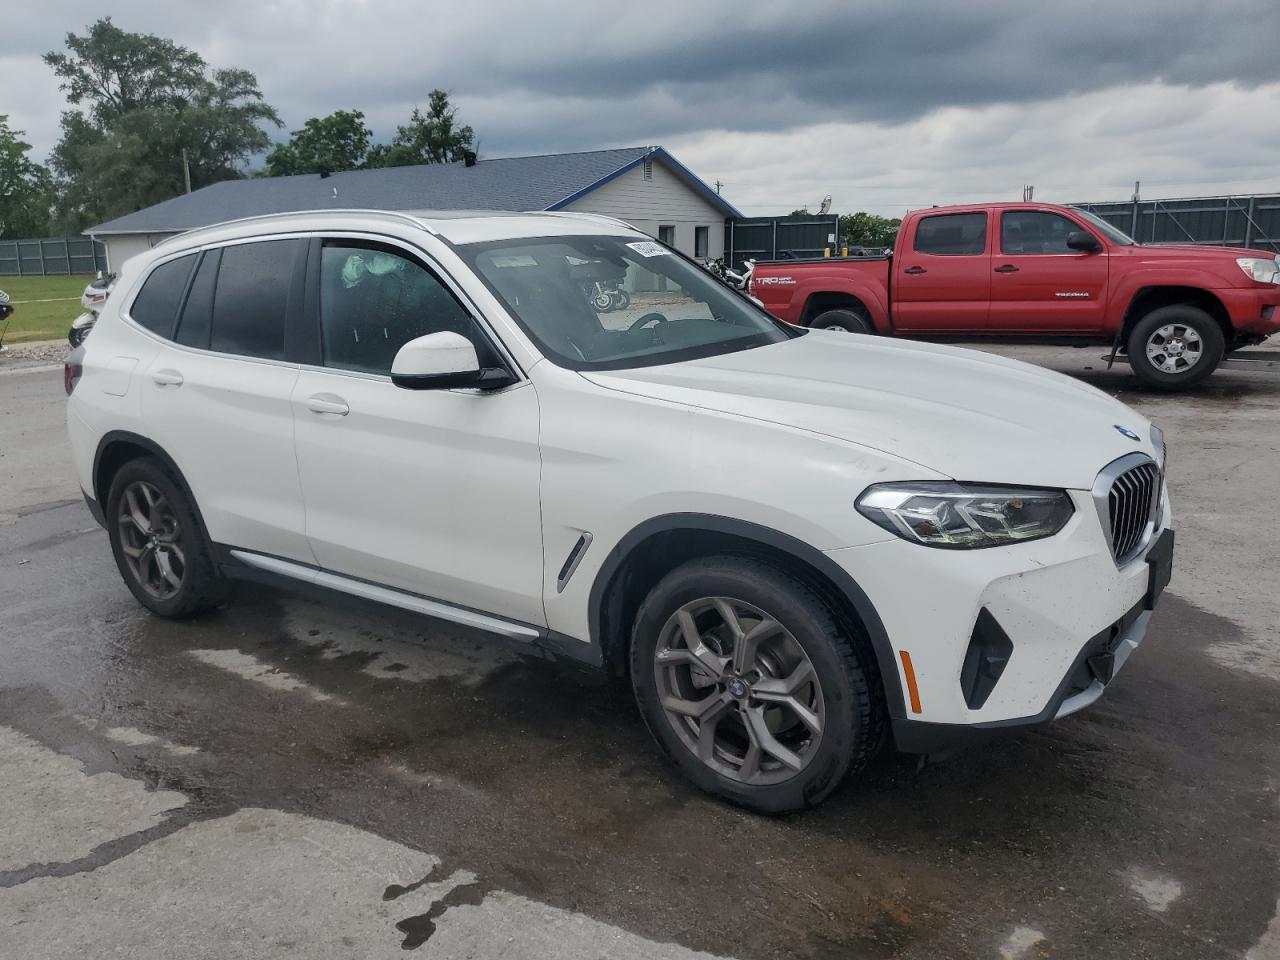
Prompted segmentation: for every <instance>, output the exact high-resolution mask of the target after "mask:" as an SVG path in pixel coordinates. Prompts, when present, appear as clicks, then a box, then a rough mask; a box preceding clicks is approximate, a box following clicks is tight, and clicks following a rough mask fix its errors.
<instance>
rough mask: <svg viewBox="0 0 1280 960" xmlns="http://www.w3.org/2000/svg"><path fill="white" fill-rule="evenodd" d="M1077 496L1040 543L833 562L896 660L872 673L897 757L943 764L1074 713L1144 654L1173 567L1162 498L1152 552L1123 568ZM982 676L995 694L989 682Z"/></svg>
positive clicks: (853, 553) (909, 549)
mask: <svg viewBox="0 0 1280 960" xmlns="http://www.w3.org/2000/svg"><path fill="white" fill-rule="evenodd" d="M1072 496H1073V498H1075V501H1076V507H1077V510H1076V515H1075V516H1074V517H1073V518H1072V520H1071V521H1070V522H1069V523H1068V525H1067V527H1065V528H1064V529H1063V531H1062V532H1061V533H1060V534H1058V535H1057V536H1055V537H1050V538H1047V539H1045V540H1042V541H1035V542H1033V543H1027V544H1021V545H1016V546H1012V547H1009V548H999V549H992V550H975V551H943V550H930V549H927V548H923V547H920V546H918V545H915V544H910V543H907V542H905V541H901V540H896V541H890V542H881V543H878V544H873V545H867V546H866V547H860V548H848V549H845V550H835V551H830V552H829V553H828V556H829V557H831V558H832V559H834V560H836V561H837V563H839V564H840V565H841V566H842V567H843V568H844V569H845V570H846V571H847V572H848V573H849V575H850V576H851V577H852V578H853V579H854V580H855V581H856V582H858V584H859V585H860V586H861V587H862V588H863V589H864V590H865V592H866V594H867V598H868V599H869V600H870V602H871V604H872V605H873V606H874V607H875V609H876V611H877V613H878V614H879V616H880V619H881V620H882V621H883V627H884V631H883V632H884V637H885V642H886V643H887V644H888V645H889V646H890V647H891V648H892V649H891V651H889V652H888V655H887V656H886V655H884V654H883V653H881V652H880V651H879V650H878V654H880V655H879V657H878V659H879V660H880V664H881V672H882V674H883V675H884V683H885V686H886V692H887V693H888V694H889V696H888V701H889V706H890V719H891V721H892V724H893V729H894V735H895V740H896V741H897V743H898V746H899V748H900V749H902V750H904V751H907V752H921V753H936V752H942V751H944V750H948V749H952V748H954V747H955V746H957V745H959V744H962V743H964V742H967V741H969V740H972V739H974V738H975V737H981V736H984V735H987V734H990V733H993V732H997V731H1001V730H1006V729H1023V728H1026V727H1031V726H1036V725H1038V724H1042V723H1047V722H1049V721H1051V720H1053V719H1055V718H1057V717H1060V716H1066V715H1067V714H1069V713H1073V712H1075V711H1076V710H1079V709H1082V708H1084V707H1086V706H1088V705H1089V704H1090V703H1092V702H1093V701H1095V700H1096V699H1097V698H1098V697H1099V696H1100V695H1101V694H1102V692H1103V690H1104V689H1105V687H1106V685H1107V683H1108V682H1109V681H1110V680H1111V678H1112V676H1114V674H1115V672H1116V671H1117V670H1118V669H1119V668H1120V666H1122V665H1123V664H1124V662H1125V661H1126V660H1127V659H1128V658H1129V656H1130V655H1131V654H1132V653H1133V651H1134V650H1135V649H1136V648H1137V646H1138V644H1139V643H1141V642H1142V639H1143V637H1144V636H1145V633H1146V630H1147V625H1148V623H1149V621H1150V612H1151V610H1152V609H1153V608H1154V605H1155V601H1156V599H1157V598H1158V597H1159V595H1160V592H1161V591H1162V590H1163V588H1164V585H1165V584H1166V583H1167V582H1168V578H1169V571H1170V569H1171V564H1172V546H1173V533H1172V531H1171V530H1170V529H1169V525H1170V511H1169V501H1168V496H1167V492H1166V493H1165V494H1164V496H1163V503H1162V508H1161V515H1160V517H1159V519H1158V522H1157V524H1156V530H1155V534H1154V536H1153V537H1152V540H1151V541H1150V543H1149V545H1148V546H1147V547H1146V548H1145V549H1144V551H1143V553H1142V554H1140V555H1139V556H1138V557H1135V558H1134V559H1132V560H1129V561H1126V562H1125V563H1123V564H1122V565H1119V566H1117V564H1116V562H1115V560H1114V559H1113V558H1112V555H1111V550H1110V546H1109V541H1108V540H1107V539H1106V536H1107V535H1106V534H1104V532H1103V529H1102V526H1101V524H1100V523H1099V519H1098V517H1097V514H1096V511H1095V509H1094V506H1093V502H1092V501H1091V500H1090V498H1089V495H1088V494H1087V493H1085V492H1082V491H1081V492H1072ZM988 644H990V646H989V647H988V646H987V645H988ZM988 650H990V651H991V653H992V656H993V660H991V661H984V660H983V659H982V658H983V657H986V656H987V652H988ZM975 652H980V653H981V657H979V658H977V661H976V662H977V664H978V665H977V668H976V670H975V657H974V654H975ZM886 667H887V669H886ZM988 667H993V669H992V670H991V673H992V674H993V675H994V677H995V679H994V680H992V679H989V678H988V679H985V680H984V679H983V675H984V674H985V673H986V672H987V670H988ZM975 677H977V679H976V680H975ZM913 683H914V684H915V685H916V694H917V695H916V696H913V697H908V696H907V695H906V694H907V693H908V691H909V689H910V686H911V685H912V684H913ZM895 684H896V685H895ZM899 690H901V691H902V692H903V696H902V697H901V698H897V697H895V696H894V695H895V694H896V693H897V692H898V691H899Z"/></svg>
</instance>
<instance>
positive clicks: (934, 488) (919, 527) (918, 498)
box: [857, 480, 1075, 550]
mask: <svg viewBox="0 0 1280 960" xmlns="http://www.w3.org/2000/svg"><path fill="white" fill-rule="evenodd" d="M857 507H858V512H859V513H861V514H862V515H863V516H864V517H866V518H867V519H868V520H870V521H871V522H872V523H875V524H878V525H879V526H881V527H884V528H885V529H886V530H888V531H889V532H890V533H894V534H897V535H898V536H899V537H902V539H903V540H910V541H911V542H912V543H919V544H923V545H924V546H926V547H939V548H941V549H944V550H975V549H979V548H982V547H1000V546H1004V545H1006V544H1010V543H1021V542H1024V541H1027V540H1039V539H1041V538H1043V537H1051V536H1053V535H1054V534H1055V533H1057V532H1058V531H1059V530H1061V529H1062V528H1063V527H1064V526H1065V525H1066V522H1067V521H1068V520H1070V519H1071V514H1072V512H1073V511H1074V509H1075V508H1074V507H1073V506H1072V505H1071V498H1070V497H1069V496H1067V494H1066V492H1065V491H1063V490H1045V489H1040V488H1020V487H1000V486H983V485H980V484H972V483H956V482H954V481H951V480H945V481H939V482H933V481H921V482H911V483H877V484H874V485H872V486H870V487H868V488H867V489H866V490H865V491H864V492H863V494H862V496H860V497H859V498H858V502H857Z"/></svg>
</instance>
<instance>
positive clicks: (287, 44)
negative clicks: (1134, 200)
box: [0, 0, 1280, 215]
mask: <svg viewBox="0 0 1280 960" xmlns="http://www.w3.org/2000/svg"><path fill="white" fill-rule="evenodd" d="M3 7H5V8H8V9H7V11H6V13H5V16H4V21H3V23H4V26H3V29H2V30H0V114H3V113H8V114H9V115H10V123H11V125H13V126H15V127H17V128H19V129H24V130H25V131H26V133H27V139H28V140H29V141H31V142H32V143H33V145H34V146H35V148H36V149H35V153H36V155H37V157H38V158H39V159H43V158H44V156H45V154H47V152H48V150H49V148H50V147H51V146H52V145H53V143H54V142H55V141H56V139H57V136H58V123H57V118H58V113H59V111H60V110H61V109H62V108H63V100H62V95H61V94H60V92H59V90H58V86H57V82H56V80H55V78H54V77H53V75H52V72H51V71H50V70H49V69H48V68H47V67H45V66H44V64H42V63H41V62H40V55H41V54H42V53H44V52H45V51H48V50H54V49H58V48H60V47H61V45H62V41H63V37H64V35H65V34H66V32H67V31H76V32H83V31H84V28H85V27H86V26H87V25H88V24H89V23H90V22H91V21H92V20H93V19H95V18H96V17H97V16H100V15H102V14H103V13H110V14H111V15H112V16H113V18H114V19H115V22H116V23H117V24H118V25H119V26H121V27H123V28H125V29H127V30H133V31H139V32H148V33H156V34H160V35H163V36H167V37H171V38H173V39H174V40H176V41H177V42H179V43H181V44H184V45H186V46H189V47H192V48H194V49H196V50H197V51H199V52H200V53H201V54H202V55H203V56H204V57H205V58H206V59H207V60H208V61H209V62H210V63H211V64H213V65H217V66H238V67H244V68H246V69H249V70H251V71H253V72H254V73H256V74H257V76H258V79H259V81H260V83H261V85H262V88H263V91H264V93H265V95H266V98H267V100H268V101H269V102H270V103H271V104H273V105H274V106H275V107H276V108H277V109H278V110H279V111H280V114H281V116H282V117H283V118H284V120H285V125H286V128H285V130H283V131H280V132H279V134H278V135H279V137H280V138H282V139H283V138H284V136H285V134H286V133H287V130H289V129H294V128H296V127H298V126H301V124H302V123H303V121H305V120H306V119H307V118H308V117H310V116H316V115H322V114H325V113H329V112H331V111H333V110H335V109H359V110H363V111H364V113H365V116H366V118H367V119H368V122H369V124H370V126H371V127H372V128H373V130H374V133H375V136H376V137H377V138H378V139H384V138H386V137H388V136H389V135H390V134H391V133H392V132H393V131H394V129H395V125H396V123H397V122H402V121H403V120H404V119H405V118H406V117H407V115H408V113H409V111H410V110H411V109H412V107H413V106H414V104H415V103H422V102H424V101H425V99H426V92H427V91H428V90H430V89H431V88H432V87H436V86H439V87H443V88H445V89H448V90H450V91H452V93H453V96H454V100H455V102H456V104H457V105H458V106H459V108H460V115H461V118H462V119H463V121H465V122H467V123H470V124H471V125H472V126H474V127H475V129H476V131H477V133H478V134H479V138H480V148H481V154H482V156H489V157H498V156H516V155H520V154H530V153H548V152H559V151H567V150H589V149H593V148H597V147H609V146H632V145H644V144H659V143H660V144H662V145H664V146H666V147H667V148H668V149H670V150H671V151H672V152H673V153H675V154H676V156H677V157H679V158H680V159H681V160H682V161H683V162H684V163H686V164H687V165H688V166H690V167H691V168H692V169H693V170H694V171H695V172H697V173H698V174H699V175H700V176H702V177H703V178H704V179H705V180H707V181H709V182H710V181H714V180H717V179H718V180H721V181H723V182H724V193H725V195H726V197H727V198H728V199H729V200H731V201H732V202H733V203H735V204H736V205H737V206H738V207H740V208H741V209H743V210H744V211H746V212H748V213H753V214H770V213H785V212H788V211H790V210H791V209H793V208H795V207H798V206H802V205H806V204H807V205H808V206H810V207H815V206H816V205H817V203H818V202H819V201H820V200H821V199H822V197H823V196H825V195H827V194H830V195H831V196H832V197H833V198H834V205H835V209H836V210H838V211H851V210H856V209H864V210H872V211H875V212H877V213H882V214H887V215H896V214H899V213H901V212H902V211H903V210H905V209H907V208H908V207H917V206H925V205H928V204H932V203H948V202H962V201H969V200H989V199H1017V198H1020V196H1021V192H1022V186H1023V184H1034V185H1035V187H1036V198H1037V199H1046V200H1108V199H1124V198H1126V197H1128V196H1129V195H1130V194H1131V193H1132V190H1133V181H1134V180H1141V181H1142V193H1143V195H1144V196H1147V197H1175V196H1188V195H1198V194H1212V193H1220V192H1224V191H1229V192H1253V191H1264V190H1265V191H1280V123H1278V122H1277V117H1280V55H1278V54H1277V49H1276V45H1277V40H1276V38H1277V37H1278V36H1280V0H1214V2H1212V3H1208V2H1204V0H1119V2H1118V0H1107V2H1093V0H1069V2H1057V3H1046V2H1041V0H1026V2H1011V0H967V2H963V3H962V2H958V0H900V2H894V0H842V2H841V0H835V2H825V0H805V2H804V3H794V4H793V3H786V2H779V0H772V2H769V3H754V2H748V0H734V2H720V0H701V2H693V0H682V2H678V3H668V2H666V0H643V2H628V3H613V2H608V0H605V2H600V0H597V2H595V3H583V2H581V0H575V2H574V3H571V4H567V3H548V2H542V0H524V2H512V0H494V2H486V0H472V2H459V0H449V2H443V3H440V2H435V0H431V2H426V0H278V2H271V0H220V2H217V3H211V2H207V0H202V2H193V0H170V2H167V3H165V4H155V3H150V2H142V0H117V2H116V3H114V4H108V5H105V6H104V5H103V4H101V3H88V2H80V0H47V2H41V3H39V4H34V3H30V2H22V0H3Z"/></svg>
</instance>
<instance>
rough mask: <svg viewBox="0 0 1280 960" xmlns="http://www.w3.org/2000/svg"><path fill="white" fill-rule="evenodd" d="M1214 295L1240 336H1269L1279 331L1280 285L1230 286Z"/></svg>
mask: <svg viewBox="0 0 1280 960" xmlns="http://www.w3.org/2000/svg"><path fill="white" fill-rule="evenodd" d="M1212 293H1213V294H1214V295H1215V296H1217V298H1218V299H1219V300H1221V301H1222V305H1223V306H1224V307H1226V308H1227V316H1228V317H1230V319H1231V326H1232V329H1234V330H1235V332H1236V333H1237V334H1244V335H1247V336H1251V337H1268V336H1270V335H1271V334H1273V333H1277V332H1280V286H1278V285H1275V284H1271V285H1267V286H1257V287H1228V288H1225V289H1221V290H1214V291H1212Z"/></svg>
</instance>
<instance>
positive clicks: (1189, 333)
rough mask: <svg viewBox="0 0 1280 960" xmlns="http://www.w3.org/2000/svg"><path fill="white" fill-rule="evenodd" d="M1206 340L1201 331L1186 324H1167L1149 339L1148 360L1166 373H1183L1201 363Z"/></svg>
mask: <svg viewBox="0 0 1280 960" xmlns="http://www.w3.org/2000/svg"><path fill="white" fill-rule="evenodd" d="M1203 354H1204V340H1203V339H1202V338H1201V336H1200V333H1199V331H1197V330H1196V329H1195V328H1194V327H1191V326H1188V325H1186V324H1184V323H1166V324H1165V325H1164V326H1163V327H1157V328H1156V329H1155V330H1153V331H1152V332H1151V336H1149V337H1148V338H1147V359H1148V360H1150V361H1151V365H1152V366H1154V367H1155V368H1156V369H1157V370H1160V371H1163V372H1164V373H1183V372H1185V371H1187V370H1190V369H1191V368H1192V367H1194V366H1195V365H1196V363H1198V362H1199V360H1200V357H1201V356H1202V355H1203Z"/></svg>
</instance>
